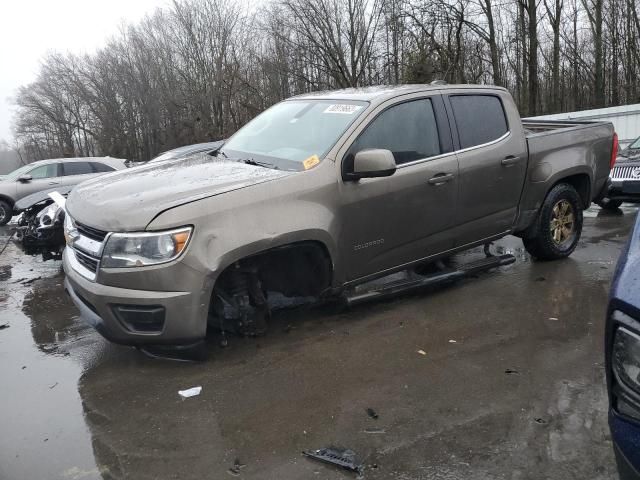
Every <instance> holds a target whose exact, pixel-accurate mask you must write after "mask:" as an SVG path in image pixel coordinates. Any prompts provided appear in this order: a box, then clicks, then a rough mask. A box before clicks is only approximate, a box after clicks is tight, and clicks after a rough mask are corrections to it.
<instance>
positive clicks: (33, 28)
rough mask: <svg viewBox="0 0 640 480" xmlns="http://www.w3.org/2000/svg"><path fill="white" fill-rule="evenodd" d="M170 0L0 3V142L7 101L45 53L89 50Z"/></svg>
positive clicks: (6, 130) (7, 134)
mask: <svg viewBox="0 0 640 480" xmlns="http://www.w3.org/2000/svg"><path fill="white" fill-rule="evenodd" d="M168 3H169V0H0V140H2V139H5V140H7V141H11V128H10V126H11V116H12V114H13V112H12V110H13V107H12V105H11V100H10V98H11V97H12V96H13V95H15V92H16V90H17V88H18V87H19V86H21V85H24V84H27V83H29V82H31V81H33V80H34V79H35V76H36V73H37V71H38V65H39V62H40V59H41V58H42V56H43V55H44V54H45V53H46V52H47V51H49V50H53V51H72V52H74V53H85V52H92V51H94V50H95V49H96V48H99V47H101V46H102V45H103V44H104V43H105V41H106V40H107V39H108V38H109V37H110V36H112V35H114V34H116V33H117V32H118V29H119V27H120V26H121V25H122V23H123V22H127V23H131V22H136V21H137V20H140V19H141V18H142V17H143V16H144V15H145V14H147V13H151V12H153V10H155V8H157V7H163V6H166V5H167V4H168Z"/></svg>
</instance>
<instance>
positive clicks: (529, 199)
mask: <svg viewBox="0 0 640 480" xmlns="http://www.w3.org/2000/svg"><path fill="white" fill-rule="evenodd" d="M616 149H617V141H616V137H615V134H614V131H613V127H612V125H611V124H610V123H588V122H559V123H554V122H534V121H523V120H521V119H520V116H519V114H518V111H517V109H516V106H515V104H514V102H513V99H512V98H511V96H510V95H509V93H508V92H507V91H506V90H504V89H502V88H495V87H483V86H470V85H460V86H454V85H434V86H430V85H407V86H398V87H375V88H363V89H354V90H340V91H332V92H322V93H315V94H309V95H303V96H298V97H294V98H291V99H288V100H286V101H283V102H281V103H279V104H277V105H275V106H273V107H271V108H270V109H268V110H266V111H265V112H264V113H262V114H261V115H259V116H258V117H256V118H255V119H254V120H252V121H251V122H249V123H248V124H247V125H245V126H244V127H243V128H242V129H240V130H239V131H238V132H237V133H236V134H235V135H234V136H233V137H231V138H230V139H229V140H228V141H227V142H226V143H225V144H224V145H223V146H222V147H221V148H220V149H218V150H217V151H215V152H213V155H210V156H209V155H204V156H202V155H201V156H198V157H193V158H189V159H184V160H179V161H167V162H157V163H153V164H148V165H145V166H141V167H137V168H133V169H130V170H127V171H122V172H117V173H113V174H108V175H106V176H104V177H100V178H98V179H95V180H91V181H89V182H86V183H84V184H82V185H80V186H79V187H77V188H76V189H74V190H73V192H72V193H71V195H70V196H69V198H68V200H67V216H66V222H65V231H66V238H67V244H68V248H66V250H65V253H64V270H65V272H66V280H65V285H66V289H67V291H68V292H69V294H70V295H71V297H72V299H73V301H74V302H75V304H76V305H77V306H78V308H79V309H80V311H81V312H82V316H83V317H84V318H85V319H86V320H87V321H88V322H90V323H91V324H92V325H94V326H95V327H96V328H97V329H98V330H99V331H100V332H101V333H102V334H103V335H104V336H105V337H106V338H108V339H110V340H112V341H114V342H118V343H122V344H132V345H174V346H187V345H194V344H198V342H200V341H201V340H202V339H203V338H204V337H205V333H206V331H207V326H208V325H218V326H222V328H224V329H225V330H236V331H240V332H243V333H249V334H251V333H259V332H260V331H262V330H263V329H264V326H265V319H267V318H268V315H269V308H270V299H271V298H272V297H273V296H274V295H275V296H278V297H279V298H282V297H283V296H284V297H315V298H318V297H323V296H342V297H343V298H346V299H347V300H349V301H350V302H351V303H354V302H356V301H358V300H361V299H363V298H367V296H366V295H365V296H364V297H363V296H362V295H361V294H360V293H358V292H359V290H358V286H359V285H360V286H361V285H362V284H363V283H364V282H369V281H370V280H373V279H379V278H381V277H384V276H387V275H389V274H392V273H394V272H399V271H407V270H412V269H415V268H416V267H417V266H421V265H424V264H427V263H433V262H435V261H437V260H438V259H441V258H444V257H448V256H451V255H452V254H453V253H455V252H458V251H462V250H466V249H469V248H471V247H474V246H478V245H482V244H487V243H488V242H490V241H492V240H495V239H498V238H500V237H503V236H505V235H509V234H514V235H518V236H520V237H522V239H523V241H524V245H525V247H526V248H527V250H528V251H529V252H530V253H531V254H532V255H533V256H534V257H537V258H538V259H543V260H550V259H558V258H563V257H566V256H568V255H570V254H571V252H572V251H573V250H574V249H575V247H576V244H577V242H578V240H579V238H580V232H581V228H582V210H583V209H584V208H586V207H588V206H589V205H590V204H591V202H592V201H593V200H597V199H598V198H599V197H600V196H601V195H602V194H603V187H605V183H606V181H607V178H608V175H609V171H610V169H611V162H612V159H615V155H616ZM491 261H492V258H491V257H490V258H489V263H491ZM507 261H508V259H504V258H502V259H501V258H498V259H497V260H496V261H495V263H493V264H492V265H493V266H495V265H499V264H504V263H505V262H507ZM501 262H502V263H501ZM452 274H455V272H453V273H452V272H446V271H444V272H436V274H435V275H436V278H442V277H447V276H451V275H452ZM438 276H439V277H438ZM454 276H455V275H454ZM429 278H430V277H428V276H427V277H425V281H424V282H418V284H424V283H425V282H428V280H429ZM413 285H415V282H414V283H413ZM405 286H406V285H405ZM397 290H398V288H397V285H394V286H393V287H392V288H390V289H386V290H384V289H383V290H382V291H383V292H389V291H392V292H395V291H397ZM377 293H380V291H378V292H377Z"/></svg>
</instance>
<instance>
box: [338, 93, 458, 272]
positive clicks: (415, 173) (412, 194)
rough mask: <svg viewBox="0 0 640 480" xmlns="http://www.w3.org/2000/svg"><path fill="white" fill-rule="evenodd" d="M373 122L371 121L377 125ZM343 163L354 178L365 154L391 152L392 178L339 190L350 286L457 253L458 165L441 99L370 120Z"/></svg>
mask: <svg viewBox="0 0 640 480" xmlns="http://www.w3.org/2000/svg"><path fill="white" fill-rule="evenodd" d="M371 117H373V118H372V119H371ZM356 135H357V138H356V139H355V141H353V143H352V144H351V145H350V147H349V149H348V151H347V153H346V154H345V155H344V156H343V157H342V158H343V160H342V168H343V172H345V171H349V169H350V168H351V165H352V162H353V156H354V155H355V154H356V153H357V152H358V151H360V150H364V149H368V148H383V149H387V150H390V151H391V152H392V153H393V155H394V158H395V161H396V165H397V170H396V172H395V173H394V174H393V175H391V176H390V177H383V178H368V179H361V180H359V181H357V182H353V181H345V182H343V183H342V184H341V190H342V191H341V197H340V198H341V201H342V202H343V207H342V215H341V219H342V229H341V230H342V235H341V243H342V245H341V251H342V252H343V255H345V257H346V258H345V259H344V262H345V264H346V266H347V276H348V279H349V280H354V279H357V278H361V277H365V276H367V275H371V274H375V273H378V272H381V271H384V270H388V269H392V268H394V267H397V266H400V265H402V264H405V263H409V262H412V261H415V260H418V259H422V258H425V257H428V256H430V255H433V254H434V253H439V252H442V251H443V250H447V249H449V248H452V247H453V239H452V237H451V236H450V235H449V234H448V230H449V229H450V228H452V227H453V226H454V220H455V212H456V200H457V192H458V184H457V176H458V162H457V160H456V156H455V154H453V153H452V141H451V133H450V129H449V126H448V123H447V119H446V111H445V109H444V102H443V100H442V97H441V96H440V95H434V96H430V97H428V96H422V97H418V98H410V99H406V100H404V101H401V102H398V101H397V99H396V100H395V103H391V104H385V105H382V106H380V107H378V110H377V111H376V112H374V113H373V114H371V115H370V117H369V118H368V119H367V124H366V127H365V128H364V129H363V130H362V131H361V132H359V133H356Z"/></svg>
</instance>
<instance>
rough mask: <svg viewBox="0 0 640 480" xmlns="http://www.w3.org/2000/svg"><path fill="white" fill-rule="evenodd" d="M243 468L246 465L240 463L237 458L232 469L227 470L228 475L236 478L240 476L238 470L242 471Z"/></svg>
mask: <svg viewBox="0 0 640 480" xmlns="http://www.w3.org/2000/svg"><path fill="white" fill-rule="evenodd" d="M244 467H246V465H245V464H244V463H241V462H240V459H239V458H236V459H235V461H234V462H233V467H231V468H230V469H229V470H227V472H228V473H229V474H230V475H233V476H234V477H237V476H239V475H240V470H241V469H243V468H244Z"/></svg>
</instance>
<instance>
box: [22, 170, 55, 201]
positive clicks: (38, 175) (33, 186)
mask: <svg viewBox="0 0 640 480" xmlns="http://www.w3.org/2000/svg"><path fill="white" fill-rule="evenodd" d="M59 166H60V164H59V163H48V164H46V165H40V166H37V167H35V168H33V169H32V170H31V171H30V172H29V173H26V174H25V175H31V180H29V181H28V182H20V181H17V182H16V183H17V189H16V190H17V197H16V201H17V200H20V199H21V198H23V197H26V196H27V195H31V194H32V193H36V192H40V191H42V190H47V189H49V188H54V187H55V186H56V185H60V177H59V176H58V175H59Z"/></svg>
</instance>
